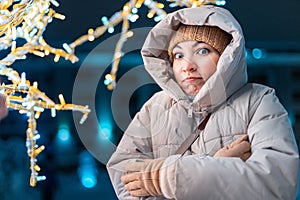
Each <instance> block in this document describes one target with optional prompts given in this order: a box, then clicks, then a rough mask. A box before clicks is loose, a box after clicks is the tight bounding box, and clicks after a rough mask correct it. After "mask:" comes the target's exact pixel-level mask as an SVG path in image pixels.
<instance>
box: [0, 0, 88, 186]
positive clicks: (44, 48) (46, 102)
mask: <svg viewBox="0 0 300 200" xmlns="http://www.w3.org/2000/svg"><path fill="white" fill-rule="evenodd" d="M15 2H19V3H15ZM50 4H53V5H55V6H58V3H57V2H56V1H55V0H48V1H47V0H23V1H12V0H6V1H1V2H0V9H1V10H0V51H1V53H2V52H5V51H8V52H9V53H8V54H7V55H6V56H4V58H2V59H1V60H0V75H2V76H6V77H7V78H8V79H9V80H11V81H12V84H4V83H3V84H2V85H1V86H0V93H1V94H3V95H5V96H6V105H7V107H8V108H10V109H12V110H18V111H19V113H20V114H26V115H27V116H28V128H27V130H26V147H27V154H28V156H29V157H30V170H31V176H30V185H31V186H32V187H34V186H36V183H37V181H41V180H45V178H46V177H45V176H39V175H38V172H39V171H40V170H41V169H40V167H39V166H38V165H37V156H38V155H39V154H40V153H41V152H42V151H43V150H44V149H45V146H44V145H41V146H38V144H37V142H36V141H37V139H39V137H40V135H39V134H38V131H37V130H36V127H37V121H36V120H37V119H38V118H39V116H40V114H41V113H42V112H43V111H44V110H45V109H50V110H51V115H52V117H55V115H56V111H57V110H72V111H79V112H82V113H83V116H82V118H81V120H80V123H83V122H84V121H85V120H86V118H87V117H88V114H89V112H90V109H89V108H88V106H81V105H75V104H66V102H65V100H64V97H63V95H62V94H60V95H59V100H60V103H59V104H56V103H54V101H52V100H51V99H50V98H49V97H48V96H47V95H46V94H45V93H44V92H41V91H40V90H39V89H38V87H37V85H38V84H37V82H34V83H33V85H31V84H30V82H29V81H28V80H26V77H25V73H22V75H21V77H20V76H19V73H18V72H17V71H15V70H14V69H13V68H10V67H8V66H10V65H12V64H13V63H14V62H15V61H16V60H19V59H26V54H27V53H33V54H35V55H38V56H41V57H44V56H45V55H48V54H50V53H52V54H54V55H55V58H54V60H55V61H58V59H59V57H65V58H66V59H68V60H70V61H71V62H76V61H77V60H78V59H77V57H76V56H75V55H74V54H72V53H68V52H66V51H64V50H63V49H56V48H52V47H51V46H49V45H48V44H47V43H46V42H45V40H44V39H43V36H42V34H43V32H44V31H45V29H46V26H47V24H48V23H49V22H51V20H52V18H59V19H64V16H63V15H61V14H58V13H56V12H55V11H54V10H53V9H51V8H49V6H50ZM17 39H23V40H25V44H23V45H21V46H19V47H18V46H17Z"/></svg>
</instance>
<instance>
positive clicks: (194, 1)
mask: <svg viewBox="0 0 300 200" xmlns="http://www.w3.org/2000/svg"><path fill="white" fill-rule="evenodd" d="M167 2H169V3H170V4H169V7H177V6H178V7H199V6H202V5H205V4H217V5H224V4H225V1H224V0H167ZM143 5H144V6H146V7H147V8H148V9H149V12H148V14H147V17H148V18H153V19H154V21H155V22H159V21H160V20H162V19H163V18H164V17H165V16H166V15H167V13H166V11H165V10H164V8H165V5H164V4H163V3H158V2H156V1H153V0H130V1H129V2H127V3H125V4H124V6H123V9H122V10H121V11H118V12H116V13H115V14H113V15H112V17H111V18H109V19H108V18H107V17H106V16H104V17H102V19H101V21H102V23H103V25H102V26H99V27H97V28H96V29H95V30H94V31H93V32H90V30H89V31H88V34H86V35H83V36H80V37H79V38H78V39H76V40H75V41H74V42H72V43H71V44H69V46H70V48H71V49H72V53H74V51H75V48H76V47H77V46H79V45H81V44H82V43H84V42H87V41H91V40H90V39H89V38H90V37H91V34H92V35H93V40H94V39H97V38H99V37H101V35H103V34H104V33H105V32H106V31H108V32H109V33H113V32H114V27H115V26H117V25H119V24H120V23H121V22H122V31H121V35H120V38H119V40H118V42H117V44H116V47H115V51H114V60H113V62H112V69H111V71H110V74H109V76H105V81H104V84H105V85H106V86H107V88H108V89H109V90H113V89H114V88H115V86H116V73H117V72H118V68H119V63H120V59H121V56H120V55H123V52H122V49H123V45H124V43H125V42H126V41H127V39H128V38H129V37H132V36H133V32H132V31H130V30H129V28H130V23H134V22H136V21H137V20H138V19H139V18H140V16H139V15H138V10H139V8H141V7H142V6H143ZM129 32H130V33H129ZM93 40H92V41H93Z"/></svg>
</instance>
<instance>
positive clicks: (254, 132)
mask: <svg viewBox="0 0 300 200" xmlns="http://www.w3.org/2000/svg"><path fill="white" fill-rule="evenodd" d="M253 105H254V106H253V107H252V108H250V110H249V124H248V135H249V138H250V142H251V151H252V155H251V157H250V158H249V159H248V160H247V161H246V162H243V161H242V160H241V159H240V158H213V157H210V156H206V157H201V156H199V155H190V156H183V157H181V156H178V155H173V156H170V157H168V158H167V159H166V160H165V162H164V164H163V167H162V169H161V173H160V184H161V187H162V192H163V194H164V196H165V197H167V198H174V199H197V198H199V197H201V199H291V200H292V199H295V196H296V192H297V185H298V167H299V166H298V162H299V155H298V149H297V145H296V142H295V138H294V135H293V131H292V127H291V125H290V123H289V120H288V116H287V113H286V111H285V109H284V108H283V106H282V105H281V103H280V102H279V101H278V99H277V97H276V96H275V94H274V91H273V90H271V89H269V90H268V91H267V92H265V93H264V94H262V97H261V98H259V100H258V101H256V102H255V103H253Z"/></svg>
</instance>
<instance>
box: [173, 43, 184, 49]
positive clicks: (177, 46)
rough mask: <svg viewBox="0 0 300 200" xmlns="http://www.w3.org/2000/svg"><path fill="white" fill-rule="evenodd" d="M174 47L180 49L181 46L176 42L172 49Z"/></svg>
mask: <svg viewBox="0 0 300 200" xmlns="http://www.w3.org/2000/svg"><path fill="white" fill-rule="evenodd" d="M175 48H179V49H182V47H181V46H180V45H179V44H176V45H175V46H174V48H173V49H175Z"/></svg>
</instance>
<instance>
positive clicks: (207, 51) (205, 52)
mask: <svg viewBox="0 0 300 200" xmlns="http://www.w3.org/2000/svg"><path fill="white" fill-rule="evenodd" d="M209 52H210V50H209V49H207V48H201V49H199V51H198V52H197V53H198V54H201V55H206V54H208V53H209Z"/></svg>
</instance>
